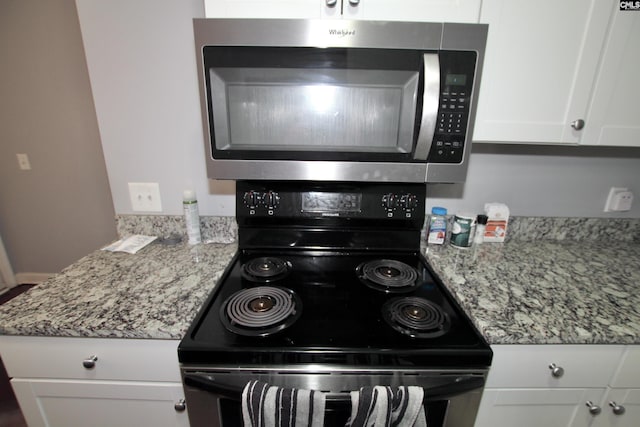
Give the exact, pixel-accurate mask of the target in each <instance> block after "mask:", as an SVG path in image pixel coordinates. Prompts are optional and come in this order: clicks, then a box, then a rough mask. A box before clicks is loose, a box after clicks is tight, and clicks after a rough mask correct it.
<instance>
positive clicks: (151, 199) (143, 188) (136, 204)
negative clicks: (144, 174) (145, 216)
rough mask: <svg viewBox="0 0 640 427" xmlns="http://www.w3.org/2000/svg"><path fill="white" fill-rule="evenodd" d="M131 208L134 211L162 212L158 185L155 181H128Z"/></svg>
mask: <svg viewBox="0 0 640 427" xmlns="http://www.w3.org/2000/svg"><path fill="white" fill-rule="evenodd" d="M129 198H130V199H131V209H133V210H134V211H136V212H162V202H161V201H160V185H158V183H157V182H130V183H129Z"/></svg>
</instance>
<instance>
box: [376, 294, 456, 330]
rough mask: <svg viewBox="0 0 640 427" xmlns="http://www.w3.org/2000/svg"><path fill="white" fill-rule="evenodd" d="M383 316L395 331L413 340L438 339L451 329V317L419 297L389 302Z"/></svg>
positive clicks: (396, 299)
mask: <svg viewBox="0 0 640 427" xmlns="http://www.w3.org/2000/svg"><path fill="white" fill-rule="evenodd" d="M382 316H383V317H384V320H385V321H386V322H387V323H388V324H389V326H391V327H392V328H393V329H395V330H396V331H398V332H400V333H402V334H405V335H408V336H410V337H412V338H436V337H439V336H441V335H444V334H445V333H447V331H448V330H449V328H450V327H451V321H450V320H449V316H447V314H446V313H445V312H444V311H443V310H442V308H440V306H438V305H436V304H434V303H432V302H431V301H429V300H426V299H424V298H418V297H402V298H393V299H391V300H389V301H387V302H386V303H385V304H384V305H383V306H382Z"/></svg>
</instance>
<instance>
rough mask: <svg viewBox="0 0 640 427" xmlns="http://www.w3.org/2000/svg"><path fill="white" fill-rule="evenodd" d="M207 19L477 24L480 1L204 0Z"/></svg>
mask: <svg viewBox="0 0 640 427" xmlns="http://www.w3.org/2000/svg"><path fill="white" fill-rule="evenodd" d="M204 4H205V15H206V17H207V18H301V19H318V18H330V19H367V20H383V21H429V22H478V17H479V14H480V4H481V0H394V1H389V0H205V2H204Z"/></svg>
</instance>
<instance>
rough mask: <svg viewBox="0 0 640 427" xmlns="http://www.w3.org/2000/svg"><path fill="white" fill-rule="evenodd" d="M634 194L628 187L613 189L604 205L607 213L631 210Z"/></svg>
mask: <svg viewBox="0 0 640 427" xmlns="http://www.w3.org/2000/svg"><path fill="white" fill-rule="evenodd" d="M632 203H633V193H632V192H631V191H629V189H628V188H626V187H611V189H610V190H609V196H608V197H607V202H606V203H605V205H604V211H605V212H625V211H630V210H631V204H632Z"/></svg>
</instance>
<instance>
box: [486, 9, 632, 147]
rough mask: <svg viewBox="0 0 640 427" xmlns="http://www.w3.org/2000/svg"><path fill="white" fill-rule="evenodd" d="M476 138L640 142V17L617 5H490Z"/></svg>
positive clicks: (511, 140)
mask: <svg viewBox="0 0 640 427" xmlns="http://www.w3.org/2000/svg"><path fill="white" fill-rule="evenodd" d="M480 22H483V23H488V24H489V37H488V40H487V52H486V57H485V62H484V69H483V77H482V84H481V88H480V99H479V103H478V111H477V117H476V125H475V132H474V140H476V141H488V142H529V143H562V144H584V145H617V146H625V145H626V146H631V145H636V146H638V145H640V104H639V103H638V102H637V99H639V96H640V85H637V84H635V85H634V84H633V81H634V79H636V78H637V77H636V76H637V75H639V74H640V49H639V48H638V45H637V40H640V13H638V12H635V11H620V10H619V5H618V1H617V0H615V1H614V0H589V1H585V0H565V1H562V2H558V1H553V0H540V1H537V2H528V1H525V0H484V1H483V3H482V11H481V14H480Z"/></svg>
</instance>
